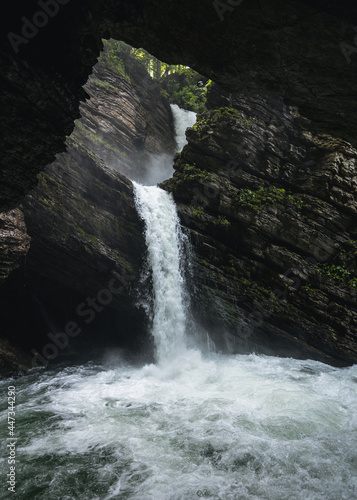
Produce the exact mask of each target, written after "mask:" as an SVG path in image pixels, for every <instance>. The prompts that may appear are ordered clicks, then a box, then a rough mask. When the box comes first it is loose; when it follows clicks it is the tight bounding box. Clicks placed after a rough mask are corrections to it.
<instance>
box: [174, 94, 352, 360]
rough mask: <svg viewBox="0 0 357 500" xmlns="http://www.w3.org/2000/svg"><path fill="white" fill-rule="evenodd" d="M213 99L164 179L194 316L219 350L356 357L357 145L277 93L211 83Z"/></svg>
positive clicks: (331, 358)
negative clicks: (177, 222)
mask: <svg viewBox="0 0 357 500" xmlns="http://www.w3.org/2000/svg"><path fill="white" fill-rule="evenodd" d="M209 103H210V106H211V108H212V109H211V110H210V111H208V112H206V113H204V114H202V115H200V116H199V118H198V121H197V123H196V124H195V125H194V126H193V128H191V129H188V131H187V133H186V135H187V138H188V141H189V144H188V145H187V146H185V148H184V149H183V151H182V153H181V154H178V155H176V161H175V169H176V172H175V174H174V176H173V179H170V180H169V181H166V182H165V183H164V187H165V188H166V189H168V190H170V191H172V192H173V194H174V197H175V200H176V201H177V203H178V207H179V211H180V215H181V219H182V222H183V224H184V225H185V226H186V228H187V230H188V234H189V236H190V239H191V242H192V247H193V256H194V265H193V275H194V277H193V280H194V286H193V289H192V293H193V308H194V312H195V315H196V317H197V318H199V319H200V321H201V323H202V324H203V325H204V326H205V327H206V328H208V329H209V330H210V331H212V332H213V333H214V332H216V337H215V339H216V342H217V345H218V347H219V348H222V349H227V348H228V350H231V351H233V352H242V351H243V352H251V351H252V350H253V351H257V352H263V353H268V354H272V353H273V354H280V355H288V356H297V357H311V358H314V359H318V360H321V361H324V362H329V363H332V364H336V365H344V364H346V365H347V364H351V363H355V362H356V361H357V342H356V341H357V308H356V303H357V265H356V264H357V262H356V253H357V231H356V214H357V205H356V202H357V190H356V182H357V163H356V162H357V151H356V150H354V149H353V148H352V147H351V145H350V144H348V143H346V142H344V141H342V140H340V139H335V138H332V137H331V136H327V135H323V134H319V133H318V132H317V131H316V128H315V127H314V125H312V124H311V123H310V122H309V121H308V120H306V119H303V118H301V116H300V115H299V114H298V113H297V111H296V109H293V108H287V107H286V106H285V105H284V104H283V103H282V101H281V100H280V99H277V98H271V97H262V96H258V95H252V96H250V97H239V96H231V95H227V94H226V95H224V94H223V95H222V94H221V92H220V91H219V89H217V87H215V88H214V89H213V91H212V92H211V95H210V97H209ZM227 105H229V106H230V107H222V106H227ZM222 331H225V332H226V335H225V336H224V335H223V336H222Z"/></svg>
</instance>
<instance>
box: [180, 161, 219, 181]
mask: <svg viewBox="0 0 357 500" xmlns="http://www.w3.org/2000/svg"><path fill="white" fill-rule="evenodd" d="M183 179H184V180H185V181H195V180H205V181H210V182H214V181H215V179H216V177H215V175H214V174H212V173H211V172H208V171H207V170H201V169H199V168H197V167H196V165H188V164H187V163H186V165H185V166H184V169H183Z"/></svg>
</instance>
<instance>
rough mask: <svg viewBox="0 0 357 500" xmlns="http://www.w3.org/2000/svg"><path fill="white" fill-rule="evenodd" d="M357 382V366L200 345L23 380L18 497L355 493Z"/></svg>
mask: <svg viewBox="0 0 357 500" xmlns="http://www.w3.org/2000/svg"><path fill="white" fill-rule="evenodd" d="M356 382H357V367H352V368H346V369H334V368H331V367H329V366H326V365H323V364H321V363H318V362H313V361H296V360H292V359H279V358H274V357H265V356H255V355H249V356H223V355H215V354H212V355H211V356H207V357H206V358H203V357H202V356H201V355H200V353H199V352H198V351H195V350H190V351H187V352H186V353H185V355H182V356H181V357H180V356H179V357H178V358H176V359H174V360H171V362H170V363H168V364H167V365H164V366H157V365H148V366H143V367H133V366H125V365H123V364H122V363H121V362H120V360H118V362H117V366H115V367H114V366H113V364H112V366H109V365H107V366H106V365H100V366H99V365H91V364H88V365H85V366H78V367H71V368H64V369H56V370H53V371H51V370H50V371H48V372H46V373H43V374H40V375H32V376H29V377H27V378H21V379H19V380H17V381H16V388H17V395H18V396H17V397H18V399H17V409H16V415H17V418H16V425H17V427H16V436H17V450H16V453H17V457H16V458H17V470H16V478H17V484H16V498H20V499H26V500H27V499H28V500H30V499H41V500H42V499H43V500H52V499H60V500H72V499H73V500H74V499H80V500H94V499H101V500H104V499H108V500H109V499H118V500H119V499H123V500H124V499H133V500H134V499H135V500H179V499H180V500H183V499H184V500H193V499H195V498H199V497H203V498H210V499H227V500H228V499H232V500H233V499H234V500H236V499H237V500H244V499H247V500H248V499H249V500H250V499H254V500H256V499H266V500H275V499H276V500H286V499H311V500H318V499H321V500H327V499H329V500H343V499H345V500H352V499H355V498H357V479H356V469H357V448H356V442H357V441H356V438H357V398H356V388H357V384H356ZM8 385H9V382H8V381H7V382H6V383H5V382H2V384H1V393H2V394H4V393H5V391H6V389H7V386H8ZM5 417H6V415H5V412H3V413H2V418H1V428H2V429H3V430H4V429H5V428H6V425H7V422H6V420H5ZM5 446H6V445H5V443H4V445H3V453H2V457H3V463H2V471H3V474H2V476H3V484H2V485H1V487H2V492H3V494H2V496H1V495H0V497H1V498H13V497H14V495H13V494H12V493H9V494H8V495H6V486H5V472H6V471H7V470H8V466H7V463H6V461H7V460H6V456H7V454H6V451H5Z"/></svg>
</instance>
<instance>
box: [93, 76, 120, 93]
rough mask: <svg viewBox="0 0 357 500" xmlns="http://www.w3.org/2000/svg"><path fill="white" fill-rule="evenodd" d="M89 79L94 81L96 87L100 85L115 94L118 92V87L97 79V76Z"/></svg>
mask: <svg viewBox="0 0 357 500" xmlns="http://www.w3.org/2000/svg"><path fill="white" fill-rule="evenodd" d="M91 81H92V82H93V83H95V85H97V86H98V87H102V88H105V89H106V90H110V91H112V92H114V93H115V94H119V89H118V88H117V87H115V86H114V85H112V84H111V83H109V82H104V81H103V80H99V79H98V78H94V77H93V78H92V79H91Z"/></svg>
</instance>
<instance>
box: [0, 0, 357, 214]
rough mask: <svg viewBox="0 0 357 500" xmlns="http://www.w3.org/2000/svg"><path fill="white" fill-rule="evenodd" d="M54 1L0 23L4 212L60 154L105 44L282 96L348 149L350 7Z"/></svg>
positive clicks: (241, 88)
mask: <svg viewBox="0 0 357 500" xmlns="http://www.w3.org/2000/svg"><path fill="white" fill-rule="evenodd" d="M50 3H51V2H50ZM52 3H53V4H54V3H55V5H54V6H53V5H52ZM52 3H51V5H52V7H49V6H48V5H47V2H46V1H45V2H43V3H42V4H41V5H40V4H39V3H38V1H37V0H36V1H35V0H26V1H25V0H21V1H19V2H17V3H16V5H14V6H10V5H9V6H8V7H7V8H8V10H7V16H6V19H4V20H3V21H4V22H3V24H2V36H1V42H0V43H1V46H0V57H1V66H2V72H1V75H0V82H1V88H2V89H3V91H2V93H1V97H0V110H1V112H2V113H3V117H2V120H0V127H1V134H0V137H1V143H0V148H1V151H2V159H3V165H2V169H1V170H0V192H1V196H0V210H1V211H4V210H8V209H10V208H13V207H16V206H17V205H18V204H19V203H20V202H21V200H22V199H23V197H24V195H25V193H26V192H28V190H29V189H30V188H32V187H33V186H34V185H35V183H36V176H37V174H38V172H39V171H40V170H41V169H43V168H44V167H45V166H46V165H48V164H49V163H50V162H52V161H53V160H54V155H55V154H56V153H58V152H60V151H63V150H64V142H65V136H66V135H69V134H70V133H71V131H72V128H73V121H74V120H75V119H76V118H78V116H79V115H78V103H79V100H83V98H84V92H83V90H82V85H84V84H85V82H86V80H87V76H88V74H89V73H90V72H91V68H92V67H93V66H94V64H95V63H96V58H97V56H98V54H99V51H100V49H101V39H102V38H109V37H113V38H116V39H119V40H124V41H126V42H128V43H130V44H131V45H133V46H136V47H138V46H143V47H144V48H146V49H147V50H148V51H149V52H151V53H153V54H154V55H156V56H157V57H159V58H160V59H162V60H164V61H166V62H169V63H181V64H186V65H188V66H190V67H192V68H194V69H196V70H197V71H198V72H199V73H200V74H202V75H204V76H206V77H209V78H212V79H213V80H214V81H216V82H217V83H219V84H221V85H222V86H223V87H225V88H226V89H227V90H229V91H230V92H239V93H243V92H259V93H262V94H264V95H268V94H274V95H281V96H283V97H284V100H285V103H286V104H289V105H295V106H298V107H299V109H300V112H301V114H303V115H304V116H306V117H308V118H310V119H313V120H315V122H316V123H317V124H318V125H319V127H320V128H321V130H322V131H324V132H327V133H330V134H332V135H335V136H339V137H342V138H343V139H345V140H348V141H350V142H351V143H352V144H354V145H356V137H357V119H356V116H357V99H356V76H357V75H356V73H357V54H356V52H357V49H356V45H355V35H356V32H355V25H356V23H357V7H356V3H355V2H352V1H351V0H343V1H341V0H339V1H337V0H331V1H329V2H322V1H321V0H309V1H301V0H288V1H287V0H272V1H270V2H269V3H268V4H266V5H262V3H261V2H259V1H257V0H253V1H250V2H247V1H243V2H239V1H237V2H227V3H225V2H216V1H214V2H212V0H183V1H181V2H180V4H178V3H177V2H164V3H163V2H161V1H159V0H150V1H147V2H142V1H140V0H136V1H134V2H133V1H132V0H130V1H129V0H110V1H105V2H104V1H101V0H99V1H92V0H85V1H82V2H80V3H78V2H64V1H61V2H52ZM43 4H44V5H45V7H43ZM43 9H45V11H46V10H47V11H48V13H47V14H46V12H44V10H43ZM49 9H50V10H49ZM39 12H42V13H43V14H42V17H41V14H40V17H38V13H39ZM39 19H40V21H39ZM41 20H42V21H41ZM38 24H39V26H37V25H38Z"/></svg>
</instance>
